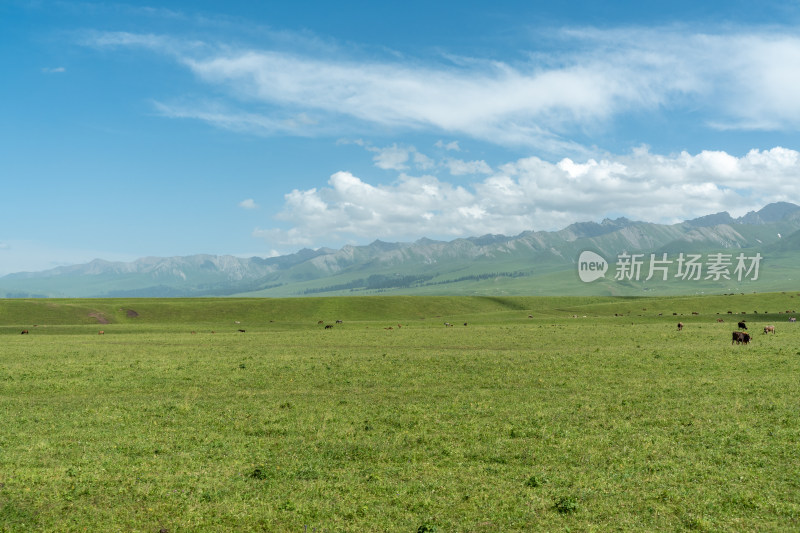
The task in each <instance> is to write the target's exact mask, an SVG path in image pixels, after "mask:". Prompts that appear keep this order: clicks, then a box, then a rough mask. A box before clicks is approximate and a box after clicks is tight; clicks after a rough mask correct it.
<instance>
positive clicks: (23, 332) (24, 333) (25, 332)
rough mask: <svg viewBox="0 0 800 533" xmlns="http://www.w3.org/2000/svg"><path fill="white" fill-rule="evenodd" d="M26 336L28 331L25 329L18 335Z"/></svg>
mask: <svg viewBox="0 0 800 533" xmlns="http://www.w3.org/2000/svg"><path fill="white" fill-rule="evenodd" d="M27 334H28V330H27V329H23V330H22V331H21V332H20V335H27Z"/></svg>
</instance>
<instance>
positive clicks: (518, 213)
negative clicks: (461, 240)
mask: <svg viewBox="0 0 800 533" xmlns="http://www.w3.org/2000/svg"><path fill="white" fill-rule="evenodd" d="M797 198H800V153H798V152H797V151H794V150H790V149H786V148H780V147H778V148H773V149H771V150H764V151H759V150H752V151H751V152H749V153H747V154H746V155H744V156H742V157H735V156H732V155H730V154H727V153H725V152H712V151H704V152H700V153H698V154H695V155H692V154H689V153H686V152H682V153H679V154H676V155H670V156H665V155H659V154H654V153H651V152H650V151H649V150H648V149H647V148H644V147H642V148H638V149H636V150H634V151H633V152H632V153H630V154H628V155H625V156H620V157H616V158H613V159H600V160H595V159H587V160H584V161H574V160H572V159H569V158H564V159H562V160H561V161H559V162H557V163H550V162H547V161H544V160H542V159H540V158H538V157H528V158H523V159H519V160H516V161H512V162H509V163H507V164H505V165H502V166H500V167H499V168H498V169H497V170H495V171H492V173H491V175H489V176H487V177H485V178H484V179H482V180H481V181H476V182H473V183H471V184H470V185H469V186H464V185H454V184H452V183H448V182H446V181H442V180H440V179H438V178H436V177H434V176H430V175H422V176H410V175H408V174H405V173H400V174H399V175H398V177H397V179H396V180H395V181H394V182H393V183H391V184H378V185H373V184H370V183H368V182H366V181H365V180H363V179H361V178H359V177H357V176H355V175H353V174H352V173H349V172H337V173H335V174H333V175H332V176H331V177H330V179H329V180H328V183H327V186H325V187H321V188H312V189H307V190H300V189H295V190H293V191H291V192H290V193H288V194H286V196H285V205H284V209H283V210H282V212H281V213H280V215H279V219H280V220H281V221H283V222H284V223H286V224H287V226H288V227H290V229H289V230H283V229H257V230H256V231H255V232H254V235H255V236H257V237H261V238H263V239H265V240H266V241H268V242H270V243H271V244H272V245H273V246H276V247H278V246H289V245H304V246H311V245H314V244H317V245H318V244H319V243H323V242H327V243H337V242H342V241H348V242H349V241H351V240H359V239H373V238H375V237H376V236H379V237H380V238H382V239H396V240H407V239H412V240H413V239H417V238H420V237H424V236H425V237H432V238H456V237H463V236H470V235H483V234H486V233H502V234H506V235H515V234H518V233H520V232H522V231H526V230H555V229H560V228H562V227H564V226H566V225H567V224H569V223H572V222H575V221H586V220H596V221H599V220H601V219H602V218H604V217H607V216H609V215H612V214H616V215H617V216H619V215H625V216H628V217H629V218H633V219H635V220H644V221H650V222H658V223H675V222H679V221H681V220H685V219H690V218H694V217H697V216H702V215H706V214H710V213H714V212H718V211H723V210H728V211H729V212H731V214H732V215H734V216H740V215H743V214H744V213H746V212H747V211H749V210H754V209H759V208H761V207H763V206H764V205H766V204H767V203H770V202H775V201H793V200H794V201H796V200H797Z"/></svg>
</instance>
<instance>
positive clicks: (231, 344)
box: [0, 293, 800, 533]
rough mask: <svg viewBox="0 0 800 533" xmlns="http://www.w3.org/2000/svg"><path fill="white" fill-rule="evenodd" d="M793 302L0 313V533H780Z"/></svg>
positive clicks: (337, 302)
mask: <svg viewBox="0 0 800 533" xmlns="http://www.w3.org/2000/svg"><path fill="white" fill-rule="evenodd" d="M798 303H800V295H798V294H795V293H788V294H787V293H776V294H763V295H755V294H752V295H735V296H733V295H731V296H705V297H693V298H652V299H645V298H642V299H632V298H627V299H614V298H584V299H581V298H525V297H519V298H469V297H453V298H448V297H417V298H414V297H385V298H384V297H366V298H320V299H287V300H265V299H216V300H215V299H205V300H135V299H130V300H23V301H20V300H1V301H0V417H1V418H0V420H2V425H1V426H0V530H2V531H84V530H87V531H152V532H158V531H168V532H178V531H287V532H302V533H306V532H311V531H316V532H323V531H331V532H333V531H392V532H394V531H408V532H423V531H439V532H446V531H476V532H482V531H567V530H569V531H610V530H614V531H682V530H695V531H796V530H798V529H800V417H799V416H798V413H799V412H800V379H798V377H799V376H800V342H799V341H800V329H798V328H799V327H800V326H798V325H797V324H794V323H790V322H789V317H790V316H796V315H795V314H793V313H786V311H793V310H794V309H795V307H798V308H800V305H797V304H798ZM728 311H731V314H728ZM754 311H758V312H757V313H754ZM693 312H694V313H697V314H692V313H693ZM742 312H747V314H746V315H742V314H740V313H742ZM673 313H676V314H675V315H673ZM717 313H719V314H717ZM718 319H722V320H723V322H718ZM741 319H746V320H747V324H748V326H749V331H750V333H751V334H752V335H753V342H752V343H751V344H750V345H731V332H732V331H734V330H736V329H738V328H736V322H737V321H738V320H741ZM336 320H342V323H341V324H336ZM678 320H680V321H682V322H683V323H684V324H685V327H684V329H683V331H680V332H679V331H677V327H676V325H677V322H678ZM320 321H321V322H322V323H319V322H320ZM101 322H105V323H101ZM445 322H450V323H452V324H453V326H452V327H446V326H444V323H445ZM465 323H466V325H465ZM766 324H773V325H775V326H776V333H775V334H774V335H771V334H770V335H765V334H763V333H762V331H763V326H764V325H766ZM325 325H333V327H332V328H328V329H326V328H325ZM23 329H27V330H28V331H29V333H28V334H27V335H20V331H21V330H23ZM240 329H242V330H245V331H244V332H240V331H238V330H240ZM100 330H102V331H103V332H104V334H103V335H98V332H99V331H100Z"/></svg>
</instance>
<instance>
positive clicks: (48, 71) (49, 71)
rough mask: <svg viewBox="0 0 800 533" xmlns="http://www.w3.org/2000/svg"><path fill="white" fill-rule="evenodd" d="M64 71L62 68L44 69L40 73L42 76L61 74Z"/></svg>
mask: <svg viewBox="0 0 800 533" xmlns="http://www.w3.org/2000/svg"><path fill="white" fill-rule="evenodd" d="M66 71H67V69H66V68H64V67H45V68H43V69H42V73H44V74H61V73H63V72H66Z"/></svg>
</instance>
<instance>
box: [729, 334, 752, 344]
mask: <svg viewBox="0 0 800 533" xmlns="http://www.w3.org/2000/svg"><path fill="white" fill-rule="evenodd" d="M734 342H735V343H736V344H749V343H750V334H749V333H744V332H742V331H734V332H733V334H732V335H731V344H733V343H734Z"/></svg>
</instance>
